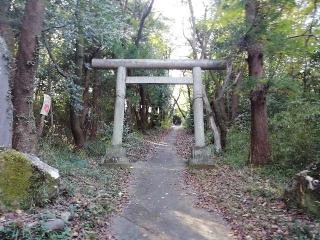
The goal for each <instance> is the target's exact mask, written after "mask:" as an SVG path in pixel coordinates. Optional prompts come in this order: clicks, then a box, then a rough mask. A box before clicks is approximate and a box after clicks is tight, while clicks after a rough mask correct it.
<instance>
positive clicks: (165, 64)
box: [92, 59, 226, 166]
mask: <svg viewBox="0 0 320 240" xmlns="http://www.w3.org/2000/svg"><path fill="white" fill-rule="evenodd" d="M92 66H93V67H96V68H117V83H116V103H115V113H114V129H113V136H112V147H111V148H110V149H109V150H108V152H107V155H108V156H109V158H108V159H107V162H110V163H117V164H120V165H122V164H129V160H128V159H127V157H126V153H125V150H124V149H123V147H122V135H123V126H124V112H125V93H126V84H137V83H138V84H143V83H147V84H193V90H194V91H193V107H194V109H193V111H194V133H195V145H194V147H193V158H192V159H191V160H190V161H189V165H195V166H200V165H213V164H214V161H213V152H212V147H210V146H209V147H208V146H206V144H205V134H204V114H203V96H202V88H203V85H202V76H201V72H202V69H215V70H223V69H225V66H226V64H225V62H224V61H213V60H155V59H145V60H142V59H113V60H104V59H93V61H92ZM127 68H149V69H150V68H156V69H159V68H162V69H163V68H164V69H192V78H188V77H183V78H170V77H127V76H126V73H127ZM110 160H111V161H110Z"/></svg>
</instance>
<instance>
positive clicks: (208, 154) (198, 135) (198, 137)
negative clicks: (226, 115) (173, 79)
mask: <svg viewBox="0 0 320 240" xmlns="http://www.w3.org/2000/svg"><path fill="white" fill-rule="evenodd" d="M202 88H203V85H202V75H201V68H200V67H194V68H193V115H194V136H195V146H194V148H193V158H192V159H190V161H189V165H191V166H196V167H197V166H200V167H201V166H202V165H203V166H207V165H212V164H213V158H212V157H213V156H212V151H211V147H210V146H206V142H205V134H204V117H203V95H202Z"/></svg>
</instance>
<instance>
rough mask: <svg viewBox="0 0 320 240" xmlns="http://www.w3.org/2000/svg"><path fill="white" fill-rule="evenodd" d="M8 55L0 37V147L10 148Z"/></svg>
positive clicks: (10, 122)
mask: <svg viewBox="0 0 320 240" xmlns="http://www.w3.org/2000/svg"><path fill="white" fill-rule="evenodd" d="M9 58H10V53H9V51H8V49H7V45H6V43H5V41H4V40H3V38H2V37H0V147H6V148H10V147H11V142H12V118H13V115H12V103H11V92H10V83H9V80H10V79H9Z"/></svg>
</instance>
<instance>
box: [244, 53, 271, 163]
mask: <svg viewBox="0 0 320 240" xmlns="http://www.w3.org/2000/svg"><path fill="white" fill-rule="evenodd" d="M248 65H249V76H250V77H252V78H257V79H259V78H261V77H262V75H263V54H262V51H261V49H260V48H257V49H250V50H249V51H248ZM266 95H267V86H266V85H265V84H260V83H258V84H257V86H256V87H255V89H254V90H252V91H251V94H250V101H251V151H250V159H249V161H250V163H252V164H254V165H262V164H266V163H268V162H270V156H271V153H270V146H269V141H268V115H267V102H266Z"/></svg>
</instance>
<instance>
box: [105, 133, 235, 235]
mask: <svg viewBox="0 0 320 240" xmlns="http://www.w3.org/2000/svg"><path fill="white" fill-rule="evenodd" d="M175 141H176V130H175V129H174V128H173V129H172V131H171V132H170V133H169V134H168V135H167V136H166V137H165V139H164V141H163V142H162V143H159V144H158V145H157V150H156V152H155V154H154V155H153V157H152V158H151V160H149V161H148V162H137V163H135V164H134V165H133V178H134V180H133V181H132V183H131V185H130V189H129V192H130V195H131V200H130V202H129V204H128V206H127V207H126V209H125V210H124V211H123V213H122V214H121V215H119V216H116V217H114V219H113V220H112V225H111V231H112V233H113V234H114V236H115V237H116V238H117V239H118V240H143V239H150V240H179V239H183V240H209V239H210V240H211V239H217V240H218V239H219V240H224V239H232V237H231V233H230V230H229V229H228V227H226V224H225V223H224V222H223V221H222V220H221V219H220V218H219V217H218V216H215V215H214V214H211V213H208V212H206V211H205V210H201V209H197V208H194V207H193V201H194V199H192V197H190V196H189V195H188V194H187V192H186V191H185V190H184V185H183V180H182V177H183V176H182V171H183V170H184V169H185V167H186V163H185V160H183V159H181V158H179V157H178V156H177V154H176V149H175Z"/></svg>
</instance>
